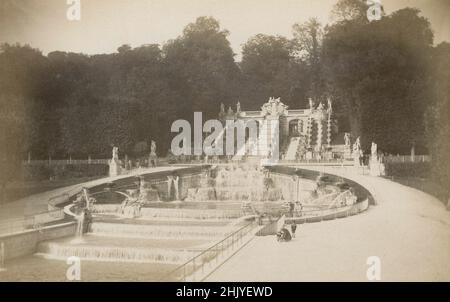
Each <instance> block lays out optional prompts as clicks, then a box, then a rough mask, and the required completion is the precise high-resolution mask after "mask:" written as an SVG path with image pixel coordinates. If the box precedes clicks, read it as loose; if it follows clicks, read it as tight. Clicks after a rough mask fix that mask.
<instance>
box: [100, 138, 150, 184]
mask: <svg viewBox="0 0 450 302" xmlns="http://www.w3.org/2000/svg"><path fill="white" fill-rule="evenodd" d="M157 159H158V156H157V155H156V142H155V141H154V140H152V141H151V143H150V155H149V159H148V163H149V167H156V165H157ZM131 167H132V164H131V160H125V164H124V167H122V162H121V161H120V159H119V148H118V147H116V146H114V147H113V149H112V158H111V160H110V161H109V176H117V175H120V174H121V173H122V168H131Z"/></svg>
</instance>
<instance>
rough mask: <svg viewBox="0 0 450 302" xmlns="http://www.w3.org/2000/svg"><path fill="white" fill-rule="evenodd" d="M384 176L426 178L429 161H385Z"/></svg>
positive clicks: (429, 169)
mask: <svg viewBox="0 0 450 302" xmlns="http://www.w3.org/2000/svg"><path fill="white" fill-rule="evenodd" d="M385 167H386V170H385V171H386V176H397V177H419V178H428V177H429V176H430V171H431V163H429V162H415V163H414V162H404V163H403V162H401V163H396V162H391V163H386V164H385Z"/></svg>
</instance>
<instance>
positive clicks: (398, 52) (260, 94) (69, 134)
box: [0, 0, 450, 179]
mask: <svg viewBox="0 0 450 302" xmlns="http://www.w3.org/2000/svg"><path fill="white" fill-rule="evenodd" d="M366 11H367V6H366V4H365V1H361V0H339V1H338V3H337V5H336V6H335V9H334V10H333V20H332V22H331V23H330V24H328V25H326V26H323V25H322V24H320V23H319V22H317V20H315V19H311V20H309V21H307V22H305V23H301V24H294V25H293V28H292V37H291V38H288V37H283V36H270V35H264V34H258V35H256V36H254V37H250V38H249V40H248V41H247V43H245V44H244V45H243V47H242V60H241V61H240V62H236V60H235V54H234V53H233V50H232V48H231V46H230V43H229V41H228V32H227V31H226V30H225V29H223V28H221V27H220V24H219V22H218V21H217V20H215V19H214V18H210V17H199V18H198V19H197V20H196V21H195V22H193V23H191V24H188V25H187V26H186V27H185V29H184V31H183V32H182V34H181V35H180V36H179V37H177V38H176V39H174V40H171V41H168V42H167V43H165V44H164V45H156V44H150V45H142V46H140V47H136V48H131V47H130V46H128V45H122V46H120V47H119V48H118V49H117V52H115V53H112V54H102V55H92V56H88V55H84V54H78V53H67V52H61V51H55V52H51V53H49V54H48V55H46V56H45V55H43V54H42V53H41V52H40V51H39V50H37V49H33V48H31V47H30V46H22V45H8V44H4V45H2V46H1V48H0V102H1V111H0V123H1V128H2V134H1V137H0V144H1V147H0V149H1V150H0V151H1V152H0V153H1V163H2V164H1V165H2V171H13V170H14V168H13V166H14V163H17V162H18V161H20V160H21V159H25V158H26V157H27V154H28V153H30V154H31V156H32V158H48V156H51V157H53V158H58V157H59V158H67V157H68V156H72V157H73V158H87V156H88V155H91V156H92V157H109V156H110V152H111V147H112V145H117V146H118V147H119V149H120V150H121V154H128V155H129V156H140V155H143V154H146V153H148V151H149V142H150V139H153V140H155V141H156V142H157V144H158V146H159V147H158V153H159V154H160V155H165V153H166V151H167V150H168V148H169V146H170V140H171V134H170V125H171V123H172V122H173V121H174V120H176V119H180V118H183V119H187V120H191V119H192V118H193V112H194V111H201V112H203V114H204V119H207V118H215V117H217V114H218V111H219V108H220V103H224V104H225V105H226V107H227V108H228V106H233V109H234V106H235V104H236V102H237V101H240V102H241V106H242V108H243V109H244V110H256V109H259V108H260V106H261V105H262V103H264V102H265V101H266V100H267V99H268V98H269V97H271V96H275V97H281V98H282V100H283V102H284V103H285V104H287V105H289V106H290V107H291V108H305V107H307V106H308V105H307V104H308V98H309V97H311V98H313V100H314V101H315V103H316V104H317V103H318V102H320V101H324V100H326V98H327V97H329V96H330V97H332V99H333V100H334V104H335V105H334V108H335V112H336V118H337V119H338V125H339V127H340V131H348V132H351V133H352V135H353V137H354V138H355V137H357V136H361V138H362V142H363V147H364V148H365V149H366V150H368V148H369V144H370V142H371V141H372V140H373V141H376V142H377V143H378V146H379V148H380V149H381V150H382V151H385V152H389V153H394V154H397V153H403V154H407V153H409V151H410V149H411V147H412V146H415V148H416V153H427V152H431V153H432V154H433V157H434V158H436V159H437V160H438V163H442V162H445V163H446V165H445V166H444V167H443V166H442V165H439V164H437V166H439V167H440V171H441V172H440V173H441V174H440V175H446V176H445V177H449V168H448V166H449V164H448V162H449V160H450V158H449V154H450V152H449V137H450V135H449V133H450V132H449V131H450V130H449V117H450V114H449V93H450V91H449V82H450V76H449V70H450V66H449V60H450V50H449V48H450V47H449V44H448V43H443V44H441V45H439V46H437V47H434V46H433V32H432V30H431V28H430V24H429V22H428V20H427V19H425V18H423V17H421V16H420V15H419V13H420V12H419V11H418V10H416V9H410V8H407V9H402V10H399V11H397V12H394V13H392V14H390V15H385V16H383V18H382V19H381V20H379V21H373V22H369V21H368V20H367V18H366V17H365V16H366ZM11 173H12V172H11ZM3 175H5V177H9V176H8V174H7V173H2V176H3ZM10 175H12V174H10ZM447 179H448V178H447Z"/></svg>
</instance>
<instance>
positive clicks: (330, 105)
mask: <svg viewBox="0 0 450 302" xmlns="http://www.w3.org/2000/svg"><path fill="white" fill-rule="evenodd" d="M327 102H328V112H330V113H331V112H332V111H333V103H332V101H331V98H330V97H328V98H327Z"/></svg>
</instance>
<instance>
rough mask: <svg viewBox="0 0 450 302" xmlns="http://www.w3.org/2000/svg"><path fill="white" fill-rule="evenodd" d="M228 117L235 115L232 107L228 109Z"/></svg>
mask: <svg viewBox="0 0 450 302" xmlns="http://www.w3.org/2000/svg"><path fill="white" fill-rule="evenodd" d="M227 114H228V115H233V114H234V111H233V109H231V107H228V113H227Z"/></svg>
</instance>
